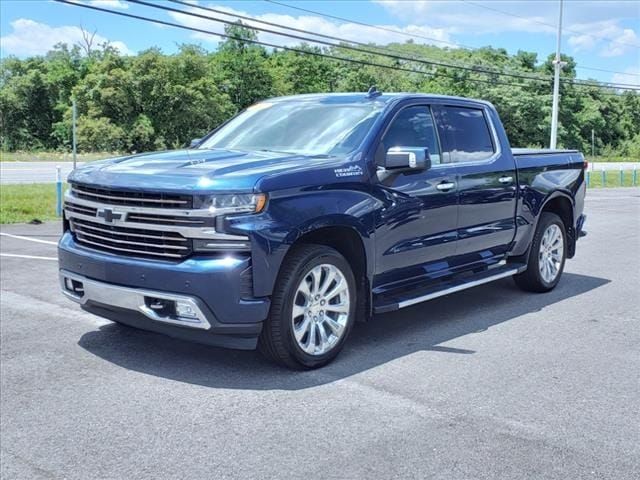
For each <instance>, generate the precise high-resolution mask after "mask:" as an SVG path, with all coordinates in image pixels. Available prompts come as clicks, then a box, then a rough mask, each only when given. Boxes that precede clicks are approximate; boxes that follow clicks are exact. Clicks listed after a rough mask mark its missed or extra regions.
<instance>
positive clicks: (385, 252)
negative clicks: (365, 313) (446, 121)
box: [375, 105, 458, 285]
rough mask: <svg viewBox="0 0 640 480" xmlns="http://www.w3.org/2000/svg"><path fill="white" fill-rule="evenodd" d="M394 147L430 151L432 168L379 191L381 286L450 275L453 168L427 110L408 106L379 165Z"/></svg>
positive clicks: (383, 146)
mask: <svg viewBox="0 0 640 480" xmlns="http://www.w3.org/2000/svg"><path fill="white" fill-rule="evenodd" d="M392 147H414V148H416V147H418V148H428V149H429V153H430V156H431V162H432V165H433V166H432V168H430V169H427V170H421V171H418V172H415V173H414V172H410V173H401V174H396V175H395V176H393V177H391V178H390V179H389V180H388V181H386V182H383V183H382V184H380V185H378V186H377V188H380V189H381V192H380V191H379V192H380V193H381V194H382V195H384V196H385V197H386V200H385V203H386V204H387V207H386V208H385V209H383V211H382V212H381V213H380V216H379V218H378V219H377V225H376V251H377V255H376V257H377V265H376V274H377V275H378V276H377V278H376V282H375V283H376V284H377V285H380V284H388V283H391V282H394V281H396V280H402V279H406V278H410V277H423V276H424V275H427V276H433V277H434V278H435V277H437V276H438V275H439V272H442V271H445V270H447V269H448V266H449V265H448V261H449V259H450V258H451V257H452V256H453V255H454V252H455V240H456V236H457V231H456V227H457V203H458V194H457V190H456V186H455V185H456V181H455V174H456V172H455V167H454V166H453V165H445V164H442V163H441V154H440V152H441V149H440V141H439V139H438V135H437V132H436V129H435V127H434V120H433V115H432V112H431V109H430V107H429V106H427V105H411V106H407V107H405V108H403V109H402V110H400V111H399V112H398V113H397V114H396V115H395V116H394V118H393V120H392V121H391V123H390V124H389V126H388V127H387V129H386V131H385V133H384V134H383V136H382V138H381V141H380V145H379V146H378V148H377V150H376V152H377V153H376V157H377V158H376V161H377V163H378V164H379V165H380V164H382V159H383V158H384V155H385V154H386V152H387V150H389V149H390V148H392Z"/></svg>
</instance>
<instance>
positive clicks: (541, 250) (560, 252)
mask: <svg viewBox="0 0 640 480" xmlns="http://www.w3.org/2000/svg"><path fill="white" fill-rule="evenodd" d="M545 235H550V236H547V237H545ZM557 235H559V236H560V243H559V244H557V243H556V242H555V241H554V240H555V239H556V238H558V237H557ZM546 242H550V243H549V245H546ZM554 244H555V245H556V246H557V245H560V247H561V248H559V249H557V248H556V249H554V248H552V247H553V245H554ZM567 246H568V243H567V231H566V229H565V226H564V222H563V221H562V219H561V218H560V217H559V216H558V215H556V214H555V213H550V212H543V213H542V216H541V218H540V221H539V222H538V226H537V228H536V233H535V235H534V236H533V241H532V242H531V250H530V251H529V258H528V262H527V269H526V270H525V271H524V272H522V273H520V274H518V275H515V276H514V277H513V279H514V281H515V282H516V285H517V286H518V287H520V288H521V289H522V290H525V291H528V292H538V293H544V292H548V291H550V290H553V289H554V288H555V287H556V285H557V284H558V282H559V281H560V277H561V276H562V272H563V271H564V264H565V261H566V259H567ZM545 263H547V267H546V269H545Z"/></svg>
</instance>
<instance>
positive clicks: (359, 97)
mask: <svg viewBox="0 0 640 480" xmlns="http://www.w3.org/2000/svg"><path fill="white" fill-rule="evenodd" d="M376 93H378V92H376ZM409 98H424V99H426V100H431V99H438V100H443V99H444V100H455V101H461V102H472V103H479V104H483V105H487V106H491V107H492V106H493V105H492V104H491V103H490V102H487V101H486V100H478V99H475V98H465V97H456V96H453V95H438V94H435V93H410V92H389V93H380V94H378V95H377V96H371V95H369V93H367V92H344V93H309V94H303V95H289V96H285V97H274V98H270V99H268V101H269V102H289V101H300V100H303V101H309V102H317V103H361V102H372V101H374V102H381V103H389V102H390V101H392V100H398V99H409Z"/></svg>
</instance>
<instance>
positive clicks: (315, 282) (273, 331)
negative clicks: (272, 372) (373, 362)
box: [258, 244, 357, 370]
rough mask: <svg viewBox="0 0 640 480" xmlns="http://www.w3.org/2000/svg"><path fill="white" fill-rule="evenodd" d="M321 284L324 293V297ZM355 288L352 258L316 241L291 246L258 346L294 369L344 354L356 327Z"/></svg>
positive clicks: (326, 362)
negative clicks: (344, 349)
mask: <svg viewBox="0 0 640 480" xmlns="http://www.w3.org/2000/svg"><path fill="white" fill-rule="evenodd" d="M314 275H317V277H316V276H314ZM323 279H324V280H325V283H323V282H322V280H323ZM335 279H340V280H341V281H340V283H338V282H337V280H335ZM303 282H304V283H303ZM325 284H326V285H325ZM323 288H324V289H325V294H324V295H322V297H320V295H319V294H320V293H322V290H323ZM356 290H357V289H356V282H355V278H354V276H353V272H352V270H351V267H350V265H349V262H347V261H346V260H345V258H344V257H343V256H342V255H341V254H340V253H338V252H337V251H336V250H334V249H333V248H330V247H326V246H323V245H312V244H303V245H299V246H294V247H292V249H291V251H290V252H289V254H288V255H287V257H286V258H285V260H284V262H283V264H282V267H281V268H280V273H279V274H278V278H277V280H276V285H275V288H274V293H273V295H272V297H271V309H270V311H269V317H268V318H267V320H266V321H265V324H264V326H263V328H262V332H261V334H260V338H259V341H258V348H259V350H260V351H261V352H262V353H263V354H264V355H265V356H266V357H267V358H269V359H271V360H273V361H274V362H276V363H278V364H280V365H283V366H286V367H288V368H292V369H298V370H299V369H312V368H319V367H322V366H324V365H326V364H328V363H329V362H331V361H332V360H333V359H334V358H335V357H336V356H337V355H338V353H340V350H342V347H343V345H344V342H345V341H346V339H347V337H348V336H349V333H350V331H351V328H352V327H353V323H354V321H355V315H356V303H357V298H356ZM335 292H339V293H335ZM332 294H335V296H334V297H331V298H329V296H330V295H332ZM294 308H295V310H294ZM338 310H339V311H338ZM305 332H306V333H305ZM323 332H324V336H323V335H322V333H323ZM296 334H297V336H296ZM324 340H326V342H325V341H324Z"/></svg>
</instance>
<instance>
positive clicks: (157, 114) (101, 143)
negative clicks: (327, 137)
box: [0, 23, 640, 159]
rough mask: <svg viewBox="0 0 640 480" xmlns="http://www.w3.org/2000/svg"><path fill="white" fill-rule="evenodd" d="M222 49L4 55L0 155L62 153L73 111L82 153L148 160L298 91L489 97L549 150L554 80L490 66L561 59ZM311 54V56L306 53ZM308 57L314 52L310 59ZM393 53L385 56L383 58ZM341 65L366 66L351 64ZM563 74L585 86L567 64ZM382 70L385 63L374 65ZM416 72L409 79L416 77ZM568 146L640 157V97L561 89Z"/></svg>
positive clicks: (526, 68) (448, 51) (541, 67)
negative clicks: (147, 154) (148, 154)
mask: <svg viewBox="0 0 640 480" xmlns="http://www.w3.org/2000/svg"><path fill="white" fill-rule="evenodd" d="M226 34H227V35H229V36H230V37H231V38H228V39H227V40H225V41H224V42H221V43H220V44H219V47H218V49H217V50H216V51H213V52H209V51H206V50H205V49H203V48H202V47H200V46H197V45H187V44H185V45H181V46H180V47H179V49H178V52H177V53H175V54H172V55H166V54H163V52H162V51H160V50H159V49H157V48H150V49H148V50H145V51H142V52H140V53H139V54H137V55H134V56H122V55H119V54H118V51H117V50H116V49H114V48H112V47H111V46H109V45H108V44H105V45H102V46H101V48H93V49H83V48H81V46H79V45H74V46H69V45H66V44H59V45H57V46H56V47H55V48H54V49H53V50H52V51H50V52H49V53H47V54H46V55H44V56H37V57H31V58H26V59H18V58H15V57H7V58H4V59H2V62H1V72H0V112H1V117H0V122H1V125H0V148H2V150H4V151H15V150H62V151H68V150H69V149H70V145H71V121H72V120H71V103H72V98H75V100H76V104H77V114H78V122H77V125H78V130H77V140H78V148H79V150H80V151H87V152H89V151H119V152H141V151H149V150H159V149H167V148H178V147H181V146H184V145H186V144H188V142H189V141H190V140H191V139H192V138H196V137H200V136H202V135H203V134H204V133H206V132H207V131H209V130H211V129H213V128H215V127H216V126H218V125H220V124H221V123H222V122H224V121H225V120H227V119H228V118H229V117H230V116H232V115H233V114H235V113H236V112H238V111H240V110H242V109H243V108H245V107H247V106H249V105H251V104H252V103H254V102H256V101H258V100H261V99H264V98H268V97H273V96H280V95H293V94H300V93H321V92H341V91H366V90H367V89H368V88H369V87H370V86H371V85H376V86H377V87H378V89H379V90H382V91H386V92H392V91H393V92H426V93H437V94H446V95H459V96H465V97H474V98H482V99H485V100H489V101H491V102H492V103H493V104H494V105H495V106H496V107H497V109H498V111H499V113H500V115H501V117H502V120H503V122H504V125H505V128H506V130H507V133H508V134H509V138H510V140H511V143H512V145H513V146H529V147H543V146H545V145H547V144H548V141H549V130H550V118H551V92H552V83H551V80H548V81H537V80H529V79H521V78H518V79H517V80H514V79H509V78H506V79H505V77H502V76H500V75H499V74H494V73H487V72H488V70H489V69H490V70H496V71H500V72H504V71H508V72H512V73H513V72H517V73H523V74H531V75H541V76H544V77H545V78H549V79H550V78H551V76H552V73H553V65H552V59H553V55H549V57H548V58H547V59H546V60H544V61H542V62H539V61H538V58H537V55H536V54H535V53H531V52H524V51H519V52H518V53H517V54H515V55H509V54H508V53H507V51H506V50H504V49H496V48H491V47H485V48H481V49H476V50H468V49H455V48H438V47H435V46H429V45H422V44H416V43H414V42H411V41H408V42H406V43H402V44H392V45H387V46H385V47H380V46H376V45H374V44H372V45H371V48H370V49H368V50H369V52H358V51H354V50H348V49H344V48H340V47H326V48H320V47H314V46H310V45H307V44H304V43H303V44H301V45H298V46H296V47H295V49H296V50H298V51H287V50H282V49H269V50H268V49H265V48H264V47H262V46H260V45H256V44H253V43H251V41H252V40H256V39H257V32H255V31H254V30H252V29H250V28H248V27H246V26H244V25H242V24H241V23H238V24H236V25H230V26H227V28H226ZM377 48H384V49H385V50H384V51H389V49H393V51H394V52H399V53H400V54H402V55H403V58H406V57H412V58H427V59H431V60H434V61H440V62H457V63H460V64H465V65H472V66H474V67H477V68H478V70H482V71H481V72H480V71H474V70H459V69H456V68H451V67H446V66H439V65H426V64H424V63H422V62H412V61H410V60H402V61H401V60H398V58H389V57H384V56H379V55H375V54H374V53H372V52H371V50H372V49H377ZM301 51H302V52H301ZM303 52H304V53H303ZM380 52H383V50H380ZM331 57H340V58H346V59H351V60H354V61H357V62H359V63H355V62H353V63H352V62H347V61H343V60H336V59H334V58H331ZM563 60H564V61H566V62H567V65H566V67H565V68H564V70H563V78H565V79H573V78H575V76H576V74H575V66H576V64H575V61H574V60H573V59H572V58H571V57H568V56H565V57H563ZM368 63H375V64H377V65H375V66H374V65H368ZM408 70H410V71H408ZM559 119H560V126H559V132H558V144H559V145H560V146H562V147H565V148H578V149H580V150H582V151H584V152H586V153H589V152H590V151H591V132H592V130H593V131H594V132H595V139H596V149H597V153H598V154H601V155H615V156H627V157H632V158H635V159H637V158H640V94H639V92H637V91H625V92H619V91H616V90H614V89H611V88H602V87H599V86H585V85H577V84H574V83H571V82H564V83H562V85H561V103H560V114H559Z"/></svg>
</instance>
